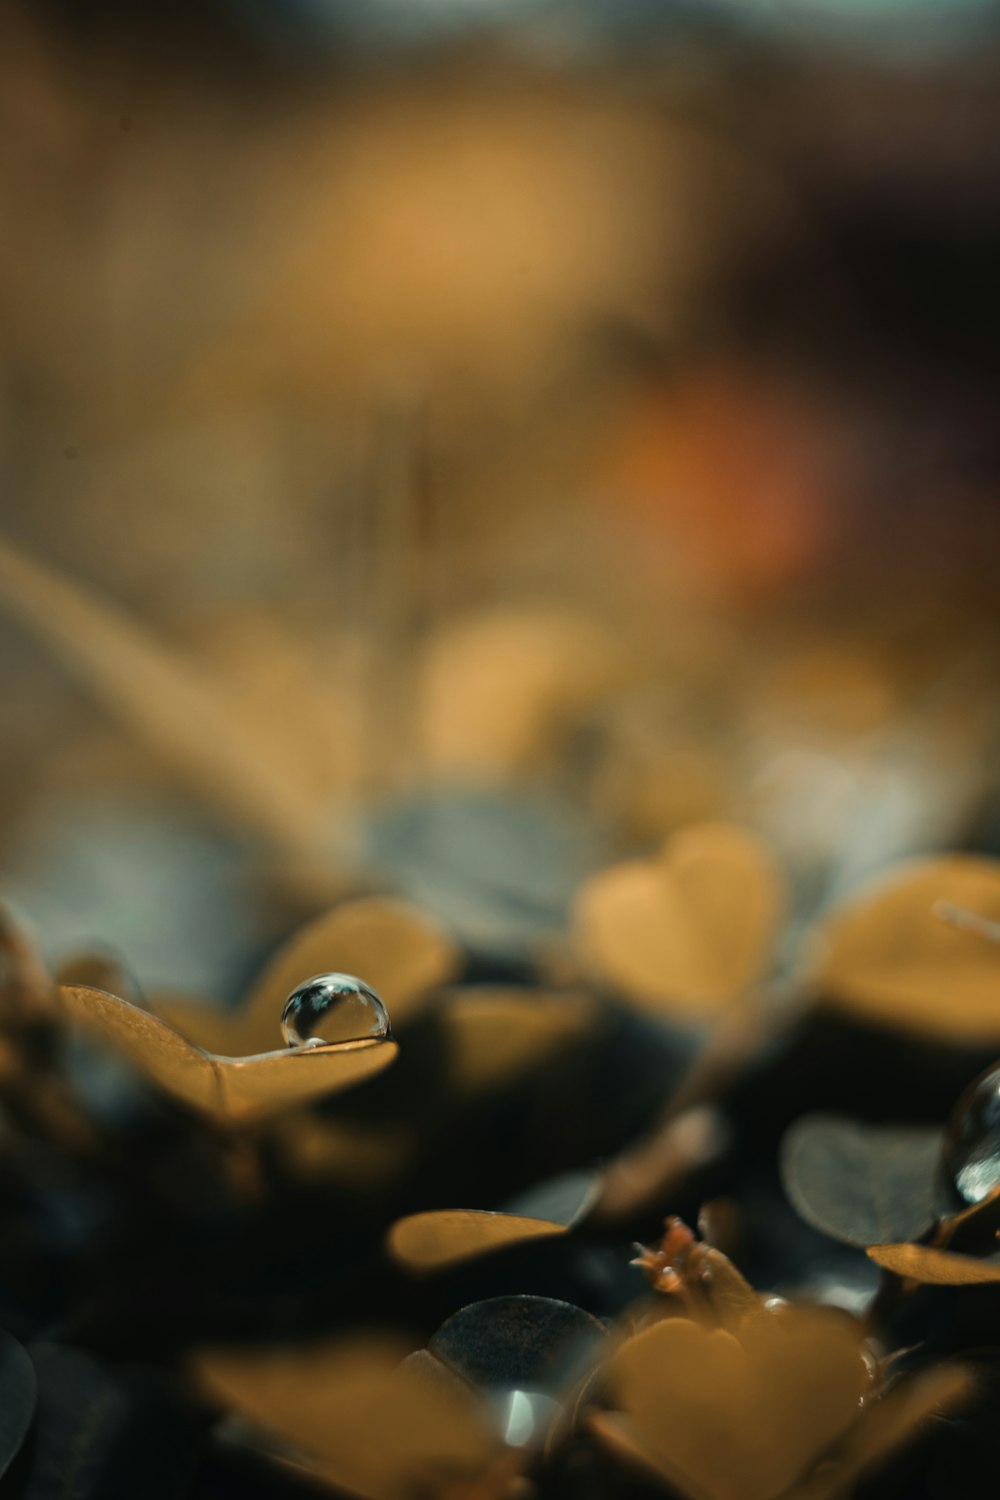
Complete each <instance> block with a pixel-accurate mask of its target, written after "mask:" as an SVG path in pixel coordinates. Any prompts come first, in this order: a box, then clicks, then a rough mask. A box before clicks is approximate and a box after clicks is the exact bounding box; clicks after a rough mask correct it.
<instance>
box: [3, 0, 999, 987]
mask: <svg viewBox="0 0 1000 1500" xmlns="http://www.w3.org/2000/svg"><path fill="white" fill-rule="evenodd" d="M998 75H1000V7H998V6H997V5H995V4H991V3H986V0H869V3H861V0H854V3H847V0H840V3H836V0H787V3H778V0H771V3H769V0H698V3H684V0H676V3H675V0H366V3H365V4H360V5H359V4H352V3H350V0H211V3H208V0H199V3H195V0H187V3H178V4H174V5H171V6H168V7H162V8H157V7H134V6H128V5H124V4H115V3H113V0H106V3H97V0H95V3H83V0H73V3H70V0H66V3H62V4H60V3H56V0H33V3H31V4H27V3H25V4H24V5H22V6H19V5H17V4H16V3H13V0H11V3H10V4H8V5H6V6H5V7H4V9H3V15H2V19H0V120H2V127H0V128H2V138H3V142H4V150H3V152H2V154H0V204H2V213H3V222H4V233H3V236H2V240H0V496H2V500H0V505H2V515H0V691H2V701H3V736H2V741H0V772H2V777H0V786H2V798H0V831H2V839H0V875H2V881H3V888H4V890H5V892H6V893H7V894H8V895H9V896H10V897H11V898H12V899H13V900H14V902H15V903H16V905H17V906H18V908H19V910H21V911H22V912H23V913H24V915H25V916H26V917H27V918H28V919H29V920H30V921H31V922H32V923H34V924H35V925H36V926H37V927H38V929H39V930H40V931H41V934H42V936H43V938H44V940H45V941H46V943H47V944H48V945H49V947H50V948H52V949H53V951H55V952H63V951H66V950H67V949H69V948H71V947H73V946H77V945H79V944H82V943H90V942H92V941H93V940H95V939H100V940H101V941H103V942H105V943H108V944H111V945H113V946H118V947H120V948H121V949H122V950H124V951H125V952H127V953H128V955H129V958H130V961H131V962H132V963H133V964H134V966H135V968H136V971H137V972H138V973H139V974H140V976H141V978H142V979H143V981H144V982H148V983H150V984H155V985H162V984H168V985H171V986H176V987H180V988H184V987H191V988H194V989H203V990H206V991H213V992H215V993H217V994H219V995H220V996H226V995H233V994H235V993H236V992H237V990H238V988H239V985H240V982H241V980H242V978H243V977H244V976H245V974H246V973H247V972H249V971H250V968H251V967H252V966H253V964H254V963H256V961H257V959H258V958H259V957H260V954H261V952H262V951H263V950H265V949H266V948H267V947H268V946H269V945H270V944H271V943H272V942H273V941H274V940H275V939H276V938H277V937H278V936H279V935H280V933H281V932H282V931H284V930H286V929H287V928H288V927H289V926H290V925H291V923H292V922H293V921H295V920H298V919H299V918H301V917H303V916H306V915H308V914H309V913H310V912H312V911H316V910H319V909H320V908H321V907H322V906H323V905H325V904H327V903H328V902H329V900H330V899H331V898H332V897H335V896H336V895H338V894H342V893H345V892H347V891H352V890H364V889H370V888H373V887H375V888H378V889H389V890H395V891H400V892H402V893H403V894H407V895H411V896H416V897H417V898H419V899H420V900H421V901H423V902H424V903H425V904H426V905H428V906H429V907H430V908H432V909H433V910H434V911H436V912H437V913H438V914H439V915H440V916H442V917H443V918H444V919H445V920H446V921H447V922H448V923H449V925H451V926H452V927H453V928H454V929H455V930H456V932H457V933H458V934H459V935H460V936H461V937H462V939H463V940H464V941H465V942H466V943H467V944H468V945H469V946H471V947H472V948H473V949H474V950H484V951H489V952H491V953H494V954H497V953H502V954H504V955H507V956H508V957H511V956H512V957H513V958H517V957H519V956H523V955H524V954H530V953H534V952H537V950H538V947H539V945H540V944H543V943H545V942H547V941H549V940H550V939H551V938H552V936H553V935H554V934H557V933H558V932H559V930H560V928H561V925H562V924H563V923H564V920H565V912H566V909H567V905H568V902H569V898H570V895H571V893H572V891H573V889H574V887H575V886H576V885H577V884H578V883H579V881H580V880H581V879H582V878H583V877H584V876H585V875H586V874H587V873H588V872H589V871H591V870H593V869H594V868H595V867H597V866H598V865H599V864H601V863H603V862H606V861H608V860H609V859H612V858H615V857H618V856H620V855H621V854H622V853H626V852H629V851H635V850H644V849H650V848H652V847H654V846H655V845H657V844H658V843H659V842H660V841H661V840H662V839H663V838H665V837H667V836H668V835H669V834H670V833H671V832H672V831H674V830H675V829H677V828H679V827H682V826H683V825H684V824H686V823H689V822H692V821H695V820H699V819H705V818H726V819H735V820H736V821H739V822H742V823H746V824H749V825H750V826H752V827H754V828H756V829H757V830H758V831H760V832H761V833H763V834H764V835H765V836H766V837H767V838H768V839H769V841H771V843H772V844H773V845H774V846H775V848H776V849H777V851H778V853H779V855H780V857H781V858H782V860H783V862H784V864H785V865H786V868H787V869H788V871H789V872H790V874H791V876H792V880H793V885H794V891H795V901H796V907H797V911H798V913H799V915H800V916H801V917H802V918H803V919H805V918H806V917H808V916H811V915H812V914H814V913H815V912H816V911H817V910H818V909H821V908H822V907H823V906H825V905H826V904H828V903H829V902H831V901H833V900H835V899H837V898H838V897H839V896H840V895H842V894H844V893H845V892H846V891H849V890H851V889H853V888H854V886H856V885H857V884H858V883H859V882H861V881H863V880H864V879H865V878H866V877H867V876H869V875H870V874H872V873H873V872H875V871H876V870H878V869H880V868H882V867H883V866H884V865H886V864H889V863H891V862H892V861H894V860H896V859H898V858H900V857H901V856H904V855H907V854H910V853H914V852H918V851H919V852H924V851H928V850H933V849H938V848H945V847H959V848H970V849H979V850H986V851H991V852H996V850H997V847H998V844H1000V801H998V782H997V771H996V766H997V759H996V754H995V752H996V748H997V739H998V716H997V694H996V681H997V663H998V656H1000V641H998V611H997V604H996V600H997V580H998V577H1000V572H998V557H997V542H998V529H1000V528H998V520H997V506H996V493H997V488H998V485H1000V439H998V436H997V426H996V418H995V412H996V406H997V398H998V394H1000V393H998V386H1000V365H998V362H997V359H996V347H997V340H998V334H1000V300H998V297H997V292H996V265H997V260H998V255H1000V146H998V142H1000V119H998V116H1000V90H998V87H997V83H998Z"/></svg>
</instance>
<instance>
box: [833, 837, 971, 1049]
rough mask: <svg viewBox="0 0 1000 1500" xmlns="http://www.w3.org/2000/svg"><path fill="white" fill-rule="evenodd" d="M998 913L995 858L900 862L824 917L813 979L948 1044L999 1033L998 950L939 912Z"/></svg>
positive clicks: (859, 1008)
mask: <svg viewBox="0 0 1000 1500" xmlns="http://www.w3.org/2000/svg"><path fill="white" fill-rule="evenodd" d="M939 902H949V903H953V904H954V905H955V906H960V907H967V908H970V909H971V910H973V911H976V912H979V913H980V914H981V915H983V916H985V917H987V918H991V919H993V920H996V919H998V918H1000V861H997V860H990V859H980V858H977V857H975V856H972V855H964V854H953V855H947V856H943V857H941V858H939V859H927V860H920V861H917V862H915V863H912V864H908V865H906V866H904V867H903V868H902V869H900V870H897V871H896V872H894V873H893V874H891V875H890V876H888V877H887V878H886V879H884V880H883V881H881V882H880V883H879V884H878V885H877V886H876V887H875V888H874V889H873V890H870V891H868V892H866V893H863V894H862V895H860V896H858V897H857V898H856V899H854V900H852V901H851V902H850V903H849V904H848V905H846V906H844V907H843V908H842V909H841V910H840V911H838V912H836V913H834V914H833V915H832V916H831V917H830V918H829V920H828V921H827V922H826V923H825V925H824V927H823V929H822V932H821V937H822V938H823V939H824V951H823V952H822V953H821V955H820V959H819V962H818V965H817V970H816V975H815V979H816V983H817V985H818V986H820V987H821V988H822V991H823V994H824V996H825V997H826V998H828V999H829V1000H830V1002H831V1003H833V1004H835V1005H836V1006H837V1007H838V1008H840V1009H842V1010H846V1011H849V1012H851V1013H852V1014H856V1015H859V1016H861V1017H862V1018H863V1019H866V1020H870V1021H873V1022H875V1023H876V1024H879V1025H884V1026H892V1027H900V1028H903V1029H905V1030H907V1031H915V1032H919V1033H923V1034H925V1035H927V1036H933V1037H942V1038H946V1039H948V1040H954V1041H987V1040H991V1039H993V1038H998V1037H1000V952H998V951H997V950H996V948H995V947H993V946H992V945H991V944H989V943H986V942H984V941H983V940H982V939H981V938H979V937H978V936H976V935H975V934H973V933H969V932H964V931H962V930H961V929H960V928H958V927H955V926H953V925H950V924H949V923H947V922H945V921H942V920H941V918H940V917H939V916H937V915H935V910H934V909H935V906H936V904H937V903H939Z"/></svg>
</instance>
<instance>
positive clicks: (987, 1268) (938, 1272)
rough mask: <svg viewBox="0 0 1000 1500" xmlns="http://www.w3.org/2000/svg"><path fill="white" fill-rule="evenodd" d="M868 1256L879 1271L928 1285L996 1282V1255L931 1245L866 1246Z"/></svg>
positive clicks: (999, 1272)
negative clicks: (962, 1252) (878, 1267)
mask: <svg viewBox="0 0 1000 1500" xmlns="http://www.w3.org/2000/svg"><path fill="white" fill-rule="evenodd" d="M868 1255H869V1258H870V1259H871V1260H873V1261H874V1262H875V1264H876V1265H877V1266H881V1267H882V1268H883V1270H886V1271H892V1272H893V1274H894V1275H896V1276H903V1277H906V1278H907V1279H908V1280H910V1281H920V1282H924V1283H926V1284H927V1285H928V1286H984V1285H986V1284H988V1283H993V1284H996V1283H997V1282H1000V1256H983V1257H979V1256H976V1255H960V1254H959V1253H958V1252H957V1251H955V1250H939V1249H937V1248H936V1247H935V1246H933V1245H870V1246H869V1247H868Z"/></svg>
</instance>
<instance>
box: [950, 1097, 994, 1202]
mask: <svg viewBox="0 0 1000 1500" xmlns="http://www.w3.org/2000/svg"><path fill="white" fill-rule="evenodd" d="M941 1159H942V1162H943V1165H944V1171H945V1176H946V1178H947V1180H948V1182H949V1183H950V1184H951V1185H952V1187H953V1188H954V1190H955V1192H956V1193H957V1194H958V1197H959V1199H960V1200H961V1202H963V1203H970V1204H971V1203H982V1202H983V1201H984V1200H985V1199H986V1198H988V1197H989V1196H990V1194H991V1193H992V1192H993V1190H994V1189H995V1188H997V1187H1000V1068H995V1067H994V1068H991V1069H989V1071H988V1072H986V1073H983V1074H982V1075H981V1076H980V1077H979V1078H977V1079H976V1080H975V1082H974V1083H972V1084H970V1085H969V1087H968V1088H967V1089H966V1091H965V1093H964V1094H963V1095H962V1097H961V1098H960V1099H959V1101H958V1104H957V1105H956V1106H955V1110H954V1113H953V1114H952V1117H951V1119H950V1121H949V1122H948V1128H947V1130H946V1132H945V1137H944V1145H943V1147H942V1153H941Z"/></svg>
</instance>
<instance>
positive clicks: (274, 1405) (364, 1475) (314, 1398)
mask: <svg viewBox="0 0 1000 1500" xmlns="http://www.w3.org/2000/svg"><path fill="white" fill-rule="evenodd" d="M407 1353H408V1351H407V1350H406V1349H405V1348H404V1347H403V1346H402V1345H398V1344H396V1343H395V1342H392V1341H389V1340H387V1339H385V1338H382V1339H374V1338H373V1339H352V1340H343V1341H338V1342H335V1343H325V1344H320V1345H317V1346H315V1347H313V1348H309V1349H280V1350H264V1351H260V1352H252V1353H249V1352H235V1351H225V1350H206V1351H204V1352H202V1353H200V1354H198V1355H196V1356H195V1357H194V1358H193V1360H192V1369H193V1373H194V1375H195V1378H196V1380H197V1382H198V1384H199V1385H200V1386H201V1388H202V1389H203V1390H204V1391H205V1392H206V1394H207V1395H209V1396H210V1397H211V1398H212V1399H213V1400H215V1401H217V1402H218V1403H219V1404H220V1405H223V1406H225V1407H227V1408H228V1409H230V1410H232V1411H236V1412H239V1413H240V1414H242V1415H243V1416H245V1417H249V1418H250V1419H251V1420H252V1421H253V1422H255V1423H257V1424H259V1425H260V1426H261V1427H262V1428H264V1429H265V1430H267V1431H270V1432H273V1433H276V1434H279V1435H280V1436H281V1437H283V1438H285V1439H286V1440H288V1441H290V1442H292V1443H294V1444H296V1445H297V1446H298V1447H299V1448H301V1449H303V1450H304V1453H305V1455H306V1463H307V1465H308V1468H309V1469H310V1470H311V1472H313V1473H314V1474H316V1475H317V1476H318V1477H321V1478H323V1479H325V1480H327V1481H328V1482H329V1483H331V1484H335V1485H337V1486H338V1487H340V1488H342V1489H346V1490H349V1491H350V1492H351V1493H353V1494H358V1495H361V1496H365V1497H369V1500H403V1497H405V1496H408V1495H412V1494H415V1493H417V1492H418V1491H419V1492H421V1493H431V1492H433V1487H434V1486H435V1484H437V1485H440V1484H441V1483H442V1482H443V1481H444V1480H446V1479H447V1480H452V1481H454V1482H456V1483H457V1482H458V1481H459V1480H461V1479H464V1480H466V1481H467V1482H468V1481H471V1480H472V1479H473V1478H475V1477H477V1476H478V1475H479V1474H481V1473H482V1472H483V1471H484V1470H485V1469H487V1468H488V1466H489V1465H490V1463H491V1461H492V1459H493V1458H494V1457H495V1455H496V1453H497V1451H498V1449H499V1446H500V1445H499V1441H498V1437H497V1434H496V1433H495V1431H494V1430H493V1428H492V1426H491V1423H490V1421H489V1419H488V1416H487V1414H486V1412H485V1409H484V1407H483V1406H482V1404H481V1403H480V1402H479V1401H478V1400H477V1398H476V1397H475V1396H474V1395H473V1393H472V1392H471V1391H470V1390H469V1388H468V1387H467V1386H466V1385H464V1383H463V1382H462V1381H460V1380H458V1379H457V1378H453V1379H452V1380H447V1379H437V1378H436V1379H433V1380H432V1379H427V1378H426V1377H425V1375H424V1374H422V1373H421V1371H420V1370H419V1369H418V1368H417V1367H415V1366H414V1364H413V1363H412V1362H411V1361H410V1360H409V1359H406V1360H404V1356H405V1355H406V1354H407Z"/></svg>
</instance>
